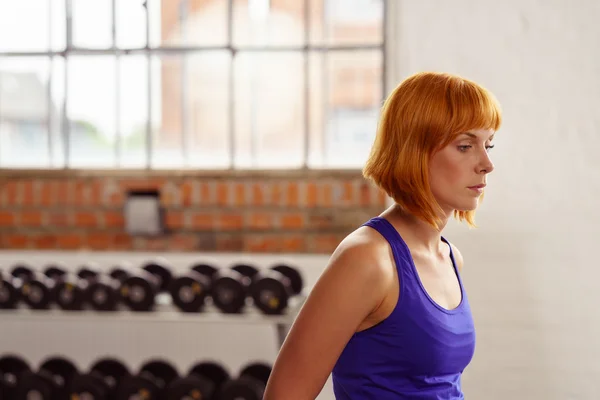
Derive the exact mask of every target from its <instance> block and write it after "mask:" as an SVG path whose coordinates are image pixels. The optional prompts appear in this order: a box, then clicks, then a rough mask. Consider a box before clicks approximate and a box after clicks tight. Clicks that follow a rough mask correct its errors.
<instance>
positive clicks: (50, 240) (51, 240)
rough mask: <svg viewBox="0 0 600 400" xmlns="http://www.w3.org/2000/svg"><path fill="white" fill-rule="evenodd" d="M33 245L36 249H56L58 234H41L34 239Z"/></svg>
mask: <svg viewBox="0 0 600 400" xmlns="http://www.w3.org/2000/svg"><path fill="white" fill-rule="evenodd" d="M33 247H34V248H36V249H54V248H55V247H56V236H54V235H51V234H41V235H38V236H36V237H35V238H34V239H33Z"/></svg>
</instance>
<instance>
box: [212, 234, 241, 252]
mask: <svg viewBox="0 0 600 400" xmlns="http://www.w3.org/2000/svg"><path fill="white" fill-rule="evenodd" d="M243 249H244V240H243V238H242V237H241V236H240V235H218V236H217V240H216V249H215V250H217V251H225V252H228V251H231V252H238V251H242V250H243Z"/></svg>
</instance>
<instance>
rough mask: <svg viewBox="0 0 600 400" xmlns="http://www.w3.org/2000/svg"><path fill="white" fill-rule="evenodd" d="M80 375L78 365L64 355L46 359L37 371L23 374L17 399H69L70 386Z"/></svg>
mask: <svg viewBox="0 0 600 400" xmlns="http://www.w3.org/2000/svg"><path fill="white" fill-rule="evenodd" d="M77 375H78V371H77V367H75V365H74V364H73V363H72V362H71V361H69V360H67V359H66V358H63V357H52V358H49V359H47V360H46V361H44V362H43V363H42V364H41V365H40V368H39V370H38V371H37V372H33V371H26V372H24V373H23V375H22V376H21V382H19V386H18V388H17V395H16V396H15V400H29V399H36V400H69V399H70V395H69V388H70V387H71V383H72V382H73V379H74V378H75V377H76V376H77Z"/></svg>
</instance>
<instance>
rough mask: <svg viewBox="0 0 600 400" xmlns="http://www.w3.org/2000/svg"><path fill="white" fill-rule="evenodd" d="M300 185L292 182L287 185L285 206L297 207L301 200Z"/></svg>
mask: <svg viewBox="0 0 600 400" xmlns="http://www.w3.org/2000/svg"><path fill="white" fill-rule="evenodd" d="M299 197H300V195H299V191H298V184H297V183H296V182H290V183H288V184H287V189H286V199H285V205H286V206H288V207H296V206H297V205H298V200H299Z"/></svg>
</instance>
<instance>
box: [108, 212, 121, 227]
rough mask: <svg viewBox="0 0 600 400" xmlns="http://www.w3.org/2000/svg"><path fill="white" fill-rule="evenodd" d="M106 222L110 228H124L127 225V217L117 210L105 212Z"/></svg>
mask: <svg viewBox="0 0 600 400" xmlns="http://www.w3.org/2000/svg"><path fill="white" fill-rule="evenodd" d="M104 224H105V226H106V227H108V228H122V227H124V226H125V217H124V216H123V214H121V213H119V212H116V211H107V212H105V213H104Z"/></svg>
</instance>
